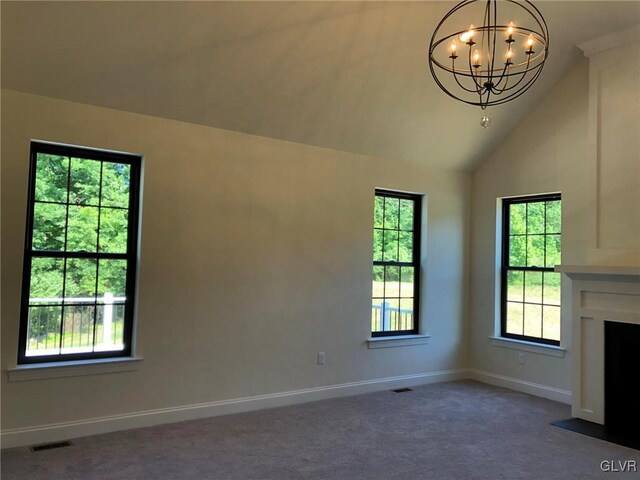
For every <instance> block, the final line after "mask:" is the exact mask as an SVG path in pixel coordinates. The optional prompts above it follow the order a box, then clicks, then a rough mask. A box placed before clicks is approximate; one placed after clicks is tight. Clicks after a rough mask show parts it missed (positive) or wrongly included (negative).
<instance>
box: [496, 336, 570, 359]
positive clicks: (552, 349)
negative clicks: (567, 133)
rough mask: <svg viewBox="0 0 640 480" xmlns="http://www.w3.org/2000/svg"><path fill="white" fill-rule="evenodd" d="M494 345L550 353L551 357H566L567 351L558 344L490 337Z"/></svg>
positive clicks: (543, 353)
mask: <svg viewBox="0 0 640 480" xmlns="http://www.w3.org/2000/svg"><path fill="white" fill-rule="evenodd" d="M489 338H491V343H492V344H493V346H494V347H502V348H511V349H513V350H520V351H523V352H530V353H538V354H540V355H548V356H550V357H558V358H564V355H565V353H566V352H567V350H566V348H562V347H558V346H556V345H545V344H544V343H535V342H527V341H526V340H517V339H515V338H505V337H497V336H496V337H489Z"/></svg>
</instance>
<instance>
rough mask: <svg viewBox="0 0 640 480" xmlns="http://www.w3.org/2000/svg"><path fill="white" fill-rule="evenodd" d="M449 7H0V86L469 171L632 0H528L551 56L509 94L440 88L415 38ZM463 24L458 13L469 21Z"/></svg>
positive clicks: (623, 21)
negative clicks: (496, 97)
mask: <svg viewBox="0 0 640 480" xmlns="http://www.w3.org/2000/svg"><path fill="white" fill-rule="evenodd" d="M454 4H455V2H406V3H405V2H386V3H385V2H255V3H254V2H43V3H40V2H2V87H3V88H9V89H13V90H19V91H23V92H28V93H33V94H38V95H45V96H50V97H56V98H61V99H66V100H72V101H77V102H82V103H88V104H92V105H98V106H104V107H110V108H115V109H120V110H127V111H132V112H138V113H143V114H148V115H155V116H159V117H166V118H172V119H177V120H182V121H186V122H192V123H197V124H202V125H210V126H213V127H218V128H224V129H229V130H236V131H240V132H246V133H251V134H255V135H262V136H266V137H272V138H278V139H283V140H289V141H293V142H299V143H306V144H311V145H317V146H322V147H328V148H334V149H338V150H344V151H349V152H355V153H362V154H366V155H371V156H376V157H384V158H388V159H390V160H391V161H393V160H395V159H399V160H406V161H411V162H417V163H421V164H424V165H429V166H434V167H442V168H454V169H472V168H473V167H474V165H475V164H476V163H477V162H478V161H479V160H480V159H482V158H483V157H484V156H485V155H486V154H487V153H488V152H489V151H490V150H491V149H492V148H493V147H494V146H495V145H496V143H497V142H499V141H500V140H501V139H502V138H503V137H504V136H505V135H506V134H507V133H508V132H509V130H510V129H511V128H512V127H513V126H514V125H515V124H516V123H517V122H518V121H519V119H521V118H522V116H523V115H524V114H525V113H526V111H527V110H528V109H530V108H531V107H532V106H533V105H535V103H536V102H538V101H539V100H540V99H541V98H542V97H543V96H544V95H545V93H546V92H547V91H548V90H549V88H550V87H551V86H552V85H553V84H554V83H555V82H556V81H557V80H558V79H559V78H560V77H561V76H562V75H563V73H564V72H566V71H567V69H568V68H569V67H570V66H571V64H572V63H573V62H575V61H576V60H577V59H578V58H579V57H580V56H581V53H580V52H579V51H578V49H577V48H576V47H575V45H576V44H578V43H581V42H583V41H586V40H589V39H591V38H594V37H596V36H599V35H602V34H604V33H608V32H611V31H614V30H616V29H620V28H624V27H627V26H630V25H632V24H637V23H638V22H639V21H640V3H638V2H610V1H602V2H597V1H586V2H576V1H568V2H545V1H538V2H536V4H537V6H538V7H539V8H540V10H541V11H542V13H543V14H544V16H545V17H546V19H547V22H548V24H549V29H550V32H551V42H552V43H551V54H550V57H549V61H548V63H547V65H546V66H545V70H544V72H543V74H542V76H541V78H540V80H539V81H538V83H537V84H536V85H534V87H533V88H532V89H531V90H530V91H529V92H528V93H527V95H525V96H523V97H521V98H520V99H518V100H516V101H514V102H510V103H508V104H506V105H504V106H501V107H496V108H494V109H490V115H491V117H492V120H493V125H492V126H491V128H489V129H488V130H483V129H482V128H480V127H479V124H478V122H479V119H480V117H481V111H480V110H479V109H478V108H474V107H471V106H467V105H464V104H462V103H459V102H456V101H454V100H452V99H450V98H449V97H447V96H446V95H445V94H444V93H442V92H441V91H440V90H439V89H438V88H437V86H436V85H435V83H434V82H433V80H432V78H431V77H430V74H429V73H428V68H427V61H426V50H427V45H428V40H429V38H430V36H431V34H432V32H433V29H434V28H435V25H436V23H437V22H438V21H439V20H440V18H441V17H442V16H443V15H444V14H445V13H446V12H447V11H448V10H449V9H450V8H451V7H452V6H453V5H454ZM469 23H471V22H469Z"/></svg>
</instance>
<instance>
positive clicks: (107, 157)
mask: <svg viewBox="0 0 640 480" xmlns="http://www.w3.org/2000/svg"><path fill="white" fill-rule="evenodd" d="M38 154H52V155H60V156H64V157H69V158H82V159H88V160H96V161H102V162H113V163H120V164H127V165H130V166H131V169H130V183H129V210H128V226H127V227H128V228H127V235H128V237H127V251H126V253H106V252H84V251H78V252H66V251H48V250H33V249H32V242H33V226H34V209H35V203H36V200H35V186H36V163H37V156H38ZM69 168H70V167H69ZM141 175H142V156H140V155H135V154H129V153H119V152H112V151H108V150H99V149H93V148H88V147H78V146H68V145H61V144H56V143H47V142H40V141H32V142H31V152H30V160H29V185H28V197H27V221H26V233H25V249H24V263H23V276H22V296H21V311H20V329H19V339H18V341H19V344H18V364H19V365H20V364H34V363H56V364H57V363H64V362H71V361H78V360H93V359H103V358H122V357H131V355H132V353H133V343H132V342H133V327H134V316H135V306H136V293H137V292H136V287H137V272H138V247H139V230H140V222H139V219H140V205H141V202H140V192H141ZM37 257H41V258H42V257H48V258H63V259H65V260H66V259H68V258H89V259H96V260H100V259H121V260H126V261H127V276H126V285H125V295H126V300H125V307H124V325H123V346H124V348H123V349H122V350H112V351H103V352H82V353H64V354H63V353H60V354H55V355H32V356H27V355H26V353H27V340H28V339H27V335H28V331H27V329H28V321H29V292H30V287H31V260H32V259H33V258H37ZM63 294H64V292H63ZM96 295H97V293H96ZM96 298H97V297H96ZM63 304H64V300H63ZM96 305H97V300H96ZM94 315H97V313H96V314H94ZM94 324H95V320H94ZM61 328H62V327H61Z"/></svg>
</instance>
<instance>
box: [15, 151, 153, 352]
mask: <svg viewBox="0 0 640 480" xmlns="http://www.w3.org/2000/svg"><path fill="white" fill-rule="evenodd" d="M140 163H141V159H140V157H137V156H134V155H125V154H116V153H111V152H102V151H97V150H90V149H81V148H75V147H65V146H60V145H53V144H46V143H36V142H34V143H32V145H31V170H30V182H29V205H28V212H27V232H26V245H25V262H24V275H23V291H22V312H21V323H20V346H19V349H18V363H34V362H52V361H66V360H78V359H88V358H102V357H114V356H128V355H130V354H131V333H132V327H133V324H132V323H133V306H134V295H135V275H136V261H137V258H136V252H137V237H138V213H139V212H138V204H139V202H138V197H139V182H140V180H139V179H140Z"/></svg>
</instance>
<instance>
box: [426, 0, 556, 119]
mask: <svg viewBox="0 0 640 480" xmlns="http://www.w3.org/2000/svg"><path fill="white" fill-rule="evenodd" d="M478 1H486V5H485V9H484V20H483V24H482V26H480V27H473V29H472V30H471V29H468V30H461V31H456V32H454V33H451V34H449V35H446V36H443V37H440V38H438V33H439V31H440V29H441V28H442V27H443V25H444V24H445V23H446V22H447V20H448V19H449V18H451V16H452V15H453V14H455V13H456V12H458V11H460V10H461V9H462V8H464V7H467V6H469V5H470V4H473V3H476V2H478ZM502 1H503V2H505V3H511V4H515V5H517V6H518V7H520V8H522V9H524V10H525V11H526V12H527V13H528V14H529V16H530V17H532V18H533V19H534V20H535V24H536V27H534V28H539V30H533V29H530V28H526V27H522V26H515V25H513V24H509V25H502V24H498V0H464V1H462V2H460V3H459V4H457V5H456V6H455V7H453V8H452V9H451V10H450V11H449V12H448V13H447V14H446V15H445V16H444V18H442V20H441V21H440V23H438V26H437V27H436V29H435V31H434V32H433V35H432V37H431V41H430V43H429V69H430V70H431V74H432V75H433V78H434V80H435V81H436V84H437V85H438V86H439V87H440V89H441V90H442V91H444V92H445V93H446V94H447V95H449V96H450V97H452V98H455V99H456V100H460V101H462V102H464V103H467V104H469V105H476V106H480V107H481V108H482V109H483V110H484V109H485V108H487V107H489V106H493V105H501V104H503V103H506V102H508V101H511V100H514V99H516V98H518V97H519V96H520V95H522V94H523V93H525V92H526V91H527V90H528V89H529V88H531V86H532V85H533V83H534V82H535V81H536V80H537V79H538V77H539V76H540V73H541V72H542V68H543V67H544V64H545V62H546V60H547V58H548V56H549V30H548V28H547V24H546V22H545V20H544V17H543V16H542V14H541V13H540V11H539V10H538V9H537V8H536V7H535V5H533V4H532V3H531V2H530V1H527V0H523V1H517V0H502ZM470 32H471V33H470ZM499 34H501V38H498V35H499ZM465 35H467V37H466V38H464V36H465ZM478 37H480V39H479V43H477V42H476V41H475V39H477V38H478ZM457 39H460V40H461V41H462V43H463V44H466V45H467V46H468V47H469V49H468V50H469V51H468V55H464V57H467V58H466V59H463V56H462V54H461V55H458V54H457V49H456V43H455V42H456V40H457ZM502 39H504V40H502ZM516 39H522V40H524V42H523V43H524V44H527V46H528V48H527V50H524V51H523V52H522V53H524V54H525V55H526V60H524V61H522V62H519V63H514V62H513V60H512V58H513V53H514V51H513V49H512V46H513V45H514V44H515V43H517V40H516ZM448 41H453V44H452V49H451V52H450V53H451V54H450V55H449V59H450V60H451V64H450V66H447V65H444V64H443V63H442V62H440V61H438V60H437V59H436V58H435V56H434V52H435V51H436V48H438V47H439V46H440V45H442V44H444V43H445V42H448ZM501 41H504V43H505V45H506V47H505V52H506V54H505V60H504V61H502V60H500V61H498V60H497V56H496V50H497V47H498V45H499V44H500V43H501ZM534 44H535V48H536V50H538V52H537V53H536V50H534ZM475 45H478V46H479V47H480V49H481V50H480V52H481V53H479V51H478V50H477V49H476V54H472V51H473V47H474V46H475ZM481 56H482V57H484V58H483V59H482V60H480V57H481ZM458 58H461V60H460V62H459V63H458V64H456V60H457V59H458ZM461 62H462V63H463V64H464V65H463V66H460V63H461ZM438 71H440V72H446V73H448V74H451V75H452V76H453V78H454V79H455V81H456V84H457V85H458V87H459V88H460V89H462V90H463V91H464V92H467V93H469V94H474V95H477V97H478V100H477V101H473V100H469V98H470V97H471V95H467V98H464V97H462V96H461V95H458V94H456V93H453V92H451V91H450V90H448V89H447V88H446V87H445V86H444V84H443V82H442V81H441V80H440V78H438V75H437V73H438ZM464 83H466V85H465V84H464Z"/></svg>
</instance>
